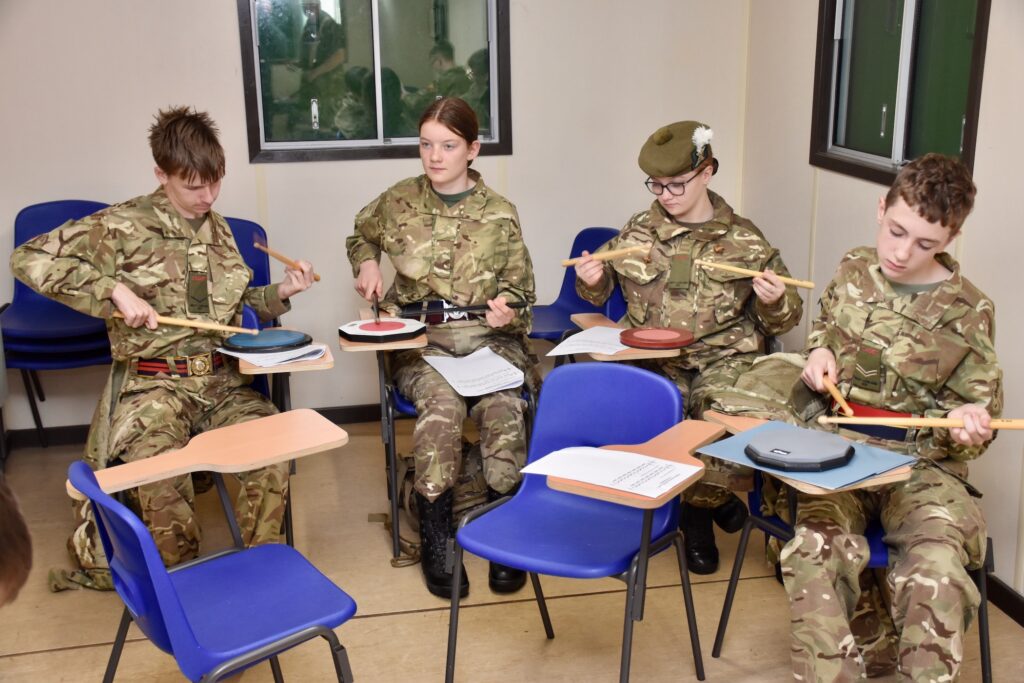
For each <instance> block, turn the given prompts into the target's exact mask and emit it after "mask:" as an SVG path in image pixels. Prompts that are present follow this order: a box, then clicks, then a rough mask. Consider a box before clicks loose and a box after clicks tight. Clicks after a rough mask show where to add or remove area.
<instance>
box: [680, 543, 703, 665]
mask: <svg viewBox="0 0 1024 683" xmlns="http://www.w3.org/2000/svg"><path fill="white" fill-rule="evenodd" d="M672 543H673V545H675V547H676V561H677V562H678V563H679V578H680V580H681V581H682V586H683V607H684V608H685V609H686V625H687V628H688V629H689V631H690V650H691V651H692V652H693V666H694V669H695V670H696V672H697V680H698V681H703V680H704V655H703V654H701V651H700V632H699V631H698V629H697V613H696V612H695V611H694V609H693V587H692V586H691V585H690V570H689V568H687V566H686V553H685V552H684V551H683V534H682V533H677V534H676V535H675V538H673V539H672Z"/></svg>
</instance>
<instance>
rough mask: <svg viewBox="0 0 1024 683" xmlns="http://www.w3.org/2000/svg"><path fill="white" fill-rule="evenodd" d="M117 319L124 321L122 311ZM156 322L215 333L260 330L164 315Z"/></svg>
mask: <svg viewBox="0 0 1024 683" xmlns="http://www.w3.org/2000/svg"><path fill="white" fill-rule="evenodd" d="M113 317H115V318H121V319H122V320H123V319H124V315H123V314H122V313H121V311H114V316H113ZM156 321H157V322H158V323H160V324H161V325H175V326H177V327H194V328H196V329H197V330H213V331H215V332H230V333H231V334H259V333H260V331H259V330H250V329H249V328H248V327H232V326H231V325H221V324H219V323H208V322H203V321H202V320H187V319H185V318H167V317H165V316H162V315H158V316H157V317H156Z"/></svg>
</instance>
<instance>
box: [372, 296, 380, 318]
mask: <svg viewBox="0 0 1024 683" xmlns="http://www.w3.org/2000/svg"><path fill="white" fill-rule="evenodd" d="M372 307H373V322H375V323H380V302H379V301H377V292H374V293H373V304H372Z"/></svg>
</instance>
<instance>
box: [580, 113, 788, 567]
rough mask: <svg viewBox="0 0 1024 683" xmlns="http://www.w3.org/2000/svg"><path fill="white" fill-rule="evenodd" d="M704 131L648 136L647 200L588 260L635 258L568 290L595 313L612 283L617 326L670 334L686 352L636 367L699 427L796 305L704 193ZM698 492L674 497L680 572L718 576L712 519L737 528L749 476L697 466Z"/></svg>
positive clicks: (766, 259)
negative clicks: (670, 393) (683, 340)
mask: <svg viewBox="0 0 1024 683" xmlns="http://www.w3.org/2000/svg"><path fill="white" fill-rule="evenodd" d="M711 137H712V131H711V129H710V128H709V127H708V126H706V125H705V124H703V123H698V122H696V121H680V122H678V123H673V124H671V125H668V126H664V127H662V128H659V129H658V130H656V131H655V132H654V133H653V134H652V135H651V136H650V137H649V138H648V139H647V142H645V143H644V146H643V148H642V149H641V150H640V157H639V159H638V161H639V164H640V168H641V170H643V171H644V173H646V174H647V175H648V176H649V177H648V178H647V181H646V182H645V185H646V186H647V189H648V190H650V191H651V193H652V194H654V195H655V196H656V197H657V199H656V200H655V201H654V202H653V203H652V204H651V207H650V208H649V209H647V210H646V211H641V212H640V213H638V214H636V215H634V216H633V217H632V218H631V219H630V220H629V222H628V223H627V224H626V227H624V228H623V229H622V232H621V233H620V234H619V236H618V237H616V238H615V239H613V240H611V241H610V242H608V243H607V244H605V245H604V246H603V247H602V248H601V249H599V250H598V253H600V252H601V251H607V250H611V249H621V248H625V247H632V246H639V247H642V248H643V253H642V254H637V255H632V256H629V257H626V258H621V259H616V260H614V261H605V262H603V263H602V262H600V261H596V260H594V259H591V258H587V257H584V258H583V259H582V260H581V261H580V263H579V264H578V265H577V266H576V274H577V280H576V291H577V292H578V293H579V295H580V296H581V297H583V298H584V299H586V300H587V301H590V302H592V303H594V304H597V305H600V304H602V303H603V302H604V301H605V300H607V299H608V297H609V296H610V295H611V293H612V291H613V288H614V287H615V286H616V283H618V285H619V286H621V287H622V293H623V295H624V296H625V299H626V304H627V312H626V317H625V318H624V319H623V320H622V321H621V322H622V324H624V325H626V326H628V327H678V328H685V329H687V330H689V331H690V332H692V333H693V336H694V339H695V341H694V343H693V344H692V345H691V346H688V347H686V348H684V349H683V350H682V353H681V355H679V356H678V357H676V358H667V359H657V360H650V361H643V362H641V363H640V364H641V365H642V366H644V367H647V368H648V369H650V370H653V371H655V372H657V373H659V374H662V375H665V376H666V377H668V378H669V379H671V380H673V381H674V382H675V383H676V384H677V385H679V388H680V390H681V391H682V393H683V398H684V399H685V404H686V412H687V414H689V415H691V416H693V417H700V415H702V414H703V412H704V410H705V409H706V407H707V399H708V395H709V394H710V392H712V391H715V390H717V389H720V388H722V387H731V386H732V385H733V383H734V382H735V381H736V378H737V377H739V376H740V375H741V374H742V373H743V372H744V371H746V370H747V369H748V368H749V367H750V365H751V363H752V362H753V361H754V359H755V358H757V357H758V356H759V355H761V354H763V353H764V352H765V337H766V336H770V335H778V334H782V333H784V332H786V331H787V330H790V329H791V328H792V327H793V326H794V325H796V324H797V322H799V320H800V316H801V314H802V312H803V304H802V302H801V300H800V297H799V295H798V294H797V293H796V291H795V290H794V289H792V288H788V289H787V287H786V286H785V285H784V284H783V283H782V282H781V281H780V280H779V275H783V276H786V275H789V272H788V271H787V270H786V266H785V264H784V263H783V262H782V258H781V257H780V256H779V252H778V250H776V249H774V248H773V247H772V246H771V245H770V244H769V243H768V241H767V240H766V239H765V237H764V235H762V234H761V231H760V230H758V229H757V227H756V226H755V225H754V224H753V223H751V222H750V221H749V220H747V219H745V218H742V217H741V216H739V215H737V214H736V213H735V212H734V211H733V210H732V207H730V206H729V205H728V204H727V203H726V201H725V200H724V199H722V198H721V197H720V196H718V195H717V194H715V193H714V192H712V191H711V190H709V189H708V184H709V183H710V182H711V177H712V176H713V175H714V174H715V173H717V172H718V159H716V158H715V157H714V153H713V152H712V149H711ZM697 260H706V261H714V262H718V263H723V264H728V265H732V266H738V267H742V268H747V269H751V270H757V271H764V275H763V276H761V277H755V278H751V277H749V276H745V275H736V274H734V273H730V272H728V271H725V270H717V269H705V268H702V267H699V266H697V265H696V264H695V261H697ZM706 465H707V473H706V474H705V476H704V479H703V480H702V482H701V483H699V484H698V485H696V486H693V487H691V489H690V490H689V491H688V492H687V493H686V494H685V496H684V499H685V500H686V503H685V505H684V509H683V516H682V524H683V527H684V529H685V535H686V552H687V560H688V563H689V567H690V570H691V571H693V572H696V573H698V574H711V573H713V572H714V571H715V570H716V569H717V568H718V548H717V547H716V546H715V536H714V531H713V529H712V526H711V524H712V519H713V520H714V521H715V522H716V523H718V525H719V526H720V527H721V528H722V529H724V530H726V531H729V532H735V531H738V530H739V529H740V527H742V525H743V521H744V519H746V515H747V509H746V506H745V505H744V504H743V502H742V501H740V500H739V498H737V497H736V496H735V495H734V494H733V493H732V492H731V491H729V487H730V486H734V485H739V484H740V483H742V481H741V480H742V479H743V478H745V477H749V473H744V472H742V471H740V470H737V469H728V468H727V466H726V465H725V464H723V463H721V462H720V461H714V460H710V459H709V460H708V462H707V463H706Z"/></svg>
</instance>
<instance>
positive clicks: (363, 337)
mask: <svg viewBox="0 0 1024 683" xmlns="http://www.w3.org/2000/svg"><path fill="white" fill-rule="evenodd" d="M425 327H426V324H424V323H422V322H420V321H419V320H407V319H405V318H381V319H380V322H377V321H375V320H354V321H352V322H350V323H345V324H344V325H341V326H339V327H338V334H339V335H340V336H341V337H342V338H344V339H347V340H348V341H355V342H369V343H371V344H386V343H388V342H394V341H403V340H405V339H412V338H413V337H418V336H419V335H421V334H422V333H423V329H424V328H425Z"/></svg>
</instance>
